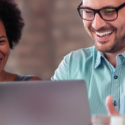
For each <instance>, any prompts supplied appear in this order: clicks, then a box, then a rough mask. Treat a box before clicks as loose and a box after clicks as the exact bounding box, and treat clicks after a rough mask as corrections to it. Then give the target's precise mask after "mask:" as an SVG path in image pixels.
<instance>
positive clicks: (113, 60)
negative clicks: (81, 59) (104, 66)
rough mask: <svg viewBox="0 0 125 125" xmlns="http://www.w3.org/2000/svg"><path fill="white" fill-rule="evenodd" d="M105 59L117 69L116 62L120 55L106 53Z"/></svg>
mask: <svg viewBox="0 0 125 125" xmlns="http://www.w3.org/2000/svg"><path fill="white" fill-rule="evenodd" d="M104 55H105V58H106V59H107V60H108V61H109V62H110V63H111V64H112V65H113V66H114V67H116V65H117V61H116V56H117V55H118V54H112V53H105V54H104Z"/></svg>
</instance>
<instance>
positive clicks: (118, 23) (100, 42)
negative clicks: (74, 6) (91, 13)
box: [82, 0, 125, 54]
mask: <svg viewBox="0 0 125 125" xmlns="http://www.w3.org/2000/svg"><path fill="white" fill-rule="evenodd" d="M124 2H125V0H83V5H82V6H84V7H89V8H92V9H101V8H103V7H107V6H112V7H118V6H120V5H121V4H123V3H124ZM83 23H84V26H85V29H86V31H87V32H88V34H89V35H90V36H91V37H92V39H93V40H94V42H95V46H96V49H97V50H98V51H101V52H103V53H117V54H118V53H121V52H123V51H125V7H123V8H122V9H120V10H119V11H118V18H117V19H116V20H114V21H104V20H103V19H102V18H101V17H100V16H99V15H98V14H96V15H95V18H94V20H93V21H85V20H83ZM100 33H102V34H103V36H101V35H100ZM106 34H107V35H106Z"/></svg>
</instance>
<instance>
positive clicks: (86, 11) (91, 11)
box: [85, 11, 93, 13]
mask: <svg viewBox="0 0 125 125" xmlns="http://www.w3.org/2000/svg"><path fill="white" fill-rule="evenodd" d="M85 12H86V13H93V12H92V11H85Z"/></svg>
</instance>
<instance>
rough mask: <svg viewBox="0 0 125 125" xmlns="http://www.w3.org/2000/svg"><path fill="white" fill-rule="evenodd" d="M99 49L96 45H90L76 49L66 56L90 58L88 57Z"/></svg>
mask: <svg viewBox="0 0 125 125" xmlns="http://www.w3.org/2000/svg"><path fill="white" fill-rule="evenodd" d="M95 51H97V50H96V49H95V47H94V46H92V47H88V48H82V49H79V50H75V51H71V52H70V53H69V54H68V55H66V56H65V57H67V56H68V57H69V58H83V57H84V58H88V57H90V56H91V57H92V56H93V54H94V52H95Z"/></svg>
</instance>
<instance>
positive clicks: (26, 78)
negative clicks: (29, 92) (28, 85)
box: [14, 75, 33, 81]
mask: <svg viewBox="0 0 125 125" xmlns="http://www.w3.org/2000/svg"><path fill="white" fill-rule="evenodd" d="M32 77H33V76H31V75H28V76H24V75H17V77H16V78H15V79H14V81H29V80H30V79H31V78H32Z"/></svg>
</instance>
